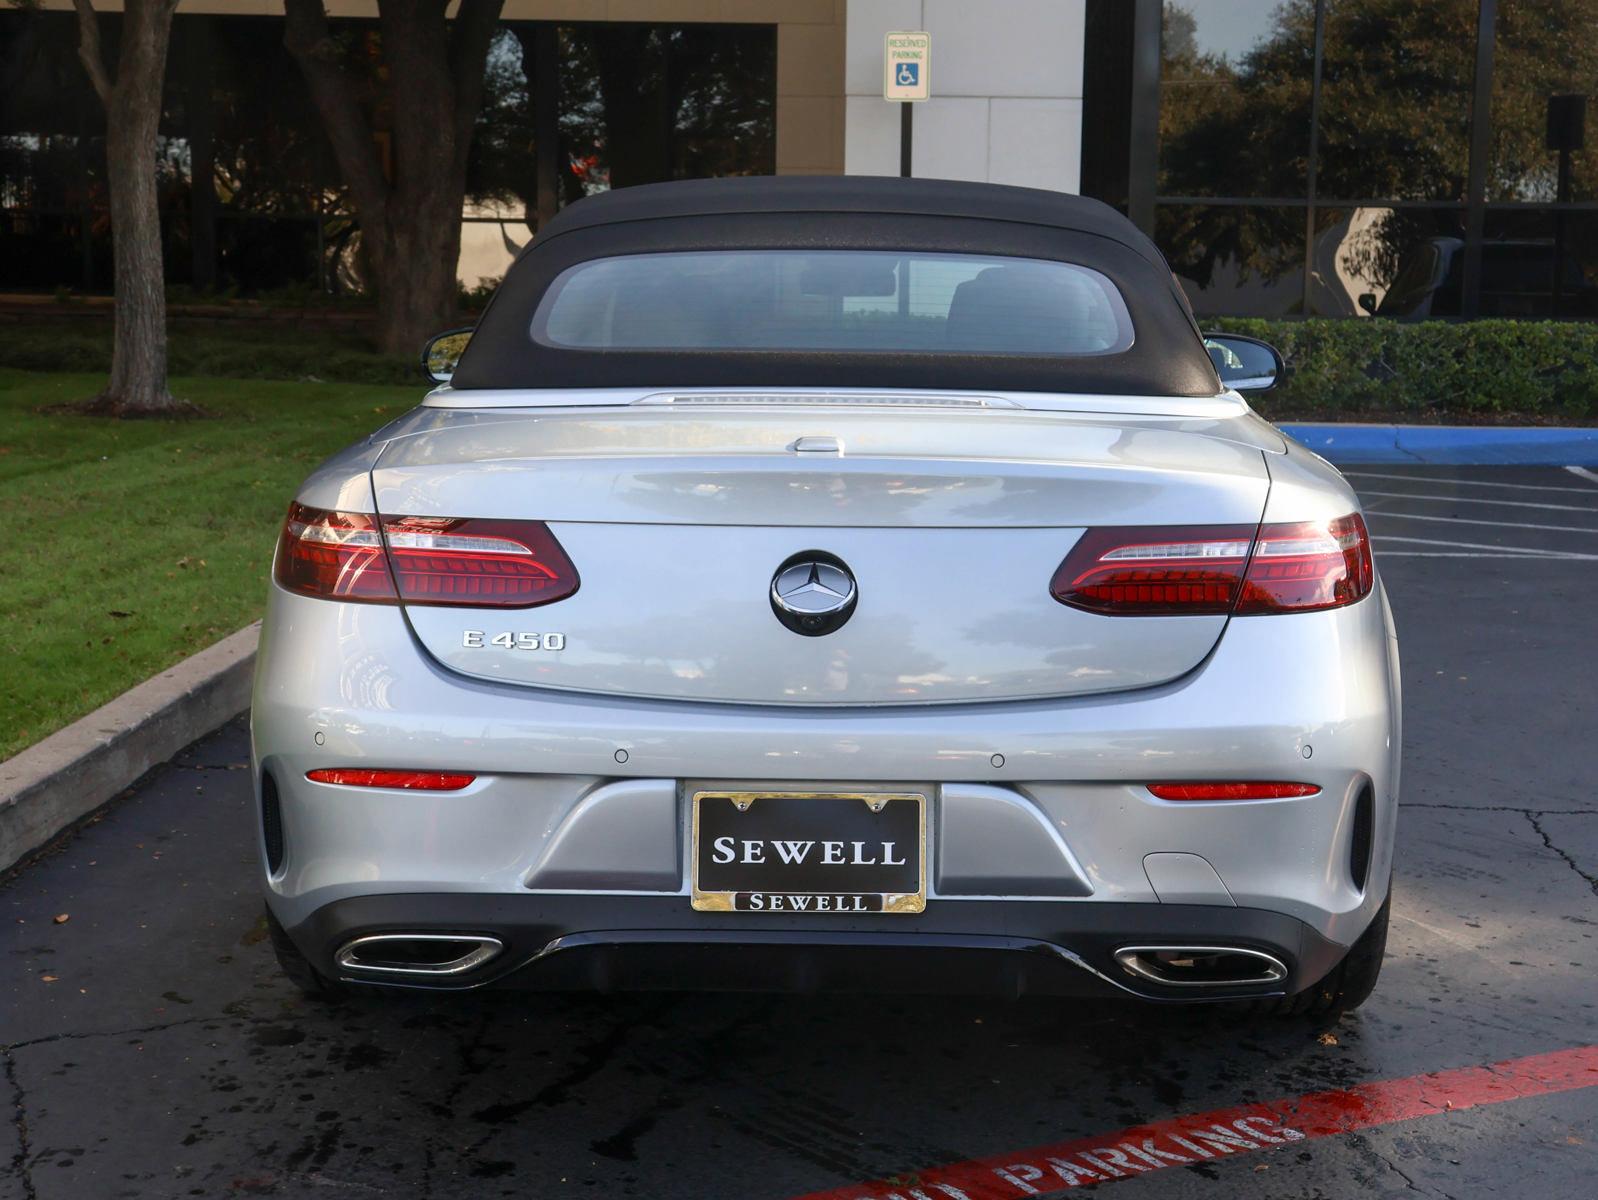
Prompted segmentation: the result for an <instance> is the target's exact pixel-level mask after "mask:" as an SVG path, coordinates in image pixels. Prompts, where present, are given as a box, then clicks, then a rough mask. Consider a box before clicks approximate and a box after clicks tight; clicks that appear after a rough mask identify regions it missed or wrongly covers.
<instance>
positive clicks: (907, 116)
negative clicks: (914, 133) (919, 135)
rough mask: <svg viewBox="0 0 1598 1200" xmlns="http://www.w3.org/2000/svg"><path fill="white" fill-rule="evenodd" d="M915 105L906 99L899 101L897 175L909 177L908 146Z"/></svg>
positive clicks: (904, 177)
mask: <svg viewBox="0 0 1598 1200" xmlns="http://www.w3.org/2000/svg"><path fill="white" fill-rule="evenodd" d="M915 110H916V106H915V105H914V104H911V103H909V102H908V101H905V100H901V101H899V177H900V178H901V179H909V178H910V146H911V141H912V139H911V129H912V127H913V124H914V114H915Z"/></svg>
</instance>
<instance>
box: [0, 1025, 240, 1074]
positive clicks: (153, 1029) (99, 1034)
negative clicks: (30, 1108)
mask: <svg viewBox="0 0 1598 1200" xmlns="http://www.w3.org/2000/svg"><path fill="white" fill-rule="evenodd" d="M229 1019H230V1018H228V1017H184V1018H183V1020H181V1021H167V1022H165V1023H164V1024H160V1025H141V1026H137V1027H135V1028H133V1029H96V1030H89V1031H87V1032H84V1033H47V1034H45V1035H44V1036H43V1037H36V1038H28V1039H27V1040H26V1041H21V1042H4V1043H0V1054H4V1055H5V1056H6V1061H7V1063H9V1062H10V1061H11V1053H12V1051H14V1050H26V1049H28V1048H29V1047H30V1046H48V1045H50V1044H51V1043H52V1042H81V1041H87V1040H88V1039H90V1038H103V1037H136V1036H138V1035H139V1034H145V1033H164V1032H166V1031H167V1030H168V1029H178V1028H181V1027H182V1026H184V1025H206V1024H212V1023H216V1022H221V1021H226V1020H229Z"/></svg>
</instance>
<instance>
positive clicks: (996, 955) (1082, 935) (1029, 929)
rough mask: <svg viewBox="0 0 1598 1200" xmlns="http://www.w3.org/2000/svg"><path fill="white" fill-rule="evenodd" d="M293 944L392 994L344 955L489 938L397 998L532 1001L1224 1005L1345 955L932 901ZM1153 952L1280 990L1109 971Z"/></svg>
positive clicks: (1295, 935)
mask: <svg viewBox="0 0 1598 1200" xmlns="http://www.w3.org/2000/svg"><path fill="white" fill-rule="evenodd" d="M289 932H290V935H291V936H292V937H293V938H294V941H295V943H296V944H297V945H298V946H299V947H300V949H301V950H302V952H304V953H305V954H306V955H307V957H309V958H310V959H311V960H312V962H313V963H314V964H315V965H316V967H317V969H318V970H319V971H321V972H323V973H324V974H326V975H328V976H329V977H333V978H341V979H344V980H346V981H352V982H357V983H363V984H366V983H375V984H377V985H379V986H396V983H395V981H394V980H392V979H390V980H374V979H373V978H371V977H362V976H361V975H360V974H359V973H358V972H350V971H346V970H341V969H340V968H339V967H338V965H337V964H336V962H335V956H336V955H337V953H338V951H339V949H340V948H342V947H344V946H346V945H348V944H349V943H350V942H352V941H354V940H355V939H356V938H360V937H369V936H371V935H374V934H382V933H457V934H477V935H486V936H489V937H492V938H494V939H497V940H498V941H499V942H500V943H502V944H503V947H504V948H503V950H502V951H500V953H498V954H497V955H496V956H495V957H494V958H493V959H491V960H490V961H488V962H487V963H485V964H484V965H483V966H481V967H479V968H477V969H476V970H473V971H470V972H466V973H463V974H461V975H458V976H453V977H450V978H447V979H442V980H437V981H427V980H407V981H403V982H402V983H401V984H400V986H407V987H422V988H429V989H432V990H447V991H459V990H466V989H472V988H479V987H488V986H491V987H510V988H529V989H537V990H569V989H581V990H597V991H611V990H655V991H680V990H685V989H691V990H694V991H716V990H720V991H783V992H839V991H841V992H896V993H918V992H924V993H940V994H971V995H1005V996H1019V995H1023V994H1032V995H1057V996H1115V995H1120V996H1125V995H1128V994H1130V995H1134V996H1137V997H1139V998H1142V999H1146V1000H1155V1001H1162V1000H1163V1001H1181V1002H1192V1001H1195V1000H1225V999H1239V998H1256V997H1266V996H1275V995H1283V994H1291V993H1294V992H1298V991H1301V990H1303V989H1304V988H1307V987H1310V986H1311V985H1313V984H1314V983H1316V982H1318V981H1319V980H1320V979H1321V978H1322V977H1324V976H1325V974H1326V973H1327V972H1328V971H1329V970H1331V969H1332V967H1334V966H1335V965H1336V964H1337V962H1338V961H1339V959H1340V958H1341V957H1342V955H1343V954H1344V952H1345V948H1344V947H1342V946H1339V945H1337V944H1336V943H1334V942H1331V941H1328V940H1327V939H1325V938H1323V937H1321V936H1320V935H1319V934H1317V933H1316V932H1315V931H1314V930H1313V929H1311V928H1310V927H1309V926H1307V925H1305V924H1304V923H1303V922H1302V921H1297V920H1295V919H1293V918H1291V917H1286V916H1283V915H1281V914H1280V913H1272V912H1266V911H1263V910H1260V909H1245V908H1214V907H1209V906H1203V905H1180V904H1177V905H1145V904H1120V903H1104V904H1086V905H1072V906H1059V905H1046V904H1029V903H1025V902H1008V903H1005V902H1000V903H993V902H981V901H950V900H944V901H936V902H934V903H932V904H931V905H929V907H928V909H927V911H926V913H924V914H921V915H919V916H915V917H903V916H900V917H892V916H890V917H876V918H874V919H870V920H861V919H853V918H842V919H840V920H839V921H838V923H837V925H835V926H823V925H820V924H819V923H817V922H815V921H812V922H810V923H809V924H808V925H805V924H802V923H801V922H799V921H797V920H792V919H781V918H773V917H769V916H767V917H761V916H756V915H753V914H740V915H739V916H737V917H729V916H725V915H721V916H717V915H712V914H705V913H698V912H695V911H693V909H692V908H691V907H690V906H689V903H688V901H687V899H685V898H682V897H659V898H650V899H647V900H645V899H640V898H636V897H626V898H618V897H590V896H583V897H576V896H563V897H552V896H496V895H480V894H479V895H471V894H461V893H442V894H430V895H429V894H417V893H412V894H401V895H371V896H357V897H351V898H349V899H346V900H340V901H335V902H334V903H332V904H329V905H327V906H325V907H323V908H321V909H318V910H317V911H316V912H314V913H312V914H311V915H310V917H309V918H308V919H307V920H305V921H304V922H303V923H302V924H300V925H299V926H298V927H296V928H293V929H291V930H290V931H289ZM1150 941H1180V942H1183V943H1185V944H1193V945H1198V944H1203V945H1226V946H1235V947H1239V948H1244V949H1254V950H1259V951H1263V952H1265V953H1268V954H1270V955H1272V956H1273V957H1275V958H1277V959H1279V960H1280V961H1281V962H1282V963H1283V964H1284V965H1285V966H1286V967H1287V969H1288V974H1287V977H1286V978H1285V979H1283V980H1281V981H1278V982H1274V983H1271V984H1261V985H1253V986H1245V987H1236V988H1207V989H1203V990H1199V989H1193V988H1179V987H1162V986H1159V985H1157V984H1153V983H1150V982H1149V981H1147V980H1145V979H1140V978H1138V977H1137V976H1135V975H1133V974H1132V973H1130V972H1128V971H1127V970H1125V969H1124V968H1122V967H1120V966H1119V965H1118V964H1117V962H1116V960H1115V951H1116V950H1118V949H1120V948H1122V947H1125V946H1131V945H1142V944H1147V943H1149V942H1150Z"/></svg>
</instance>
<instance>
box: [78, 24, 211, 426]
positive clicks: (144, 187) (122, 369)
mask: <svg viewBox="0 0 1598 1200" xmlns="http://www.w3.org/2000/svg"><path fill="white" fill-rule="evenodd" d="M77 7H78V17H79V30H80V38H81V40H80V45H79V56H80V57H81V58H82V59H83V63H84V67H85V69H86V70H87V71H88V72H89V78H90V81H91V82H92V83H93V84H94V87H95V91H96V92H97V93H99V95H100V98H101V100H102V101H103V102H104V104H105V152H106V172H107V182H108V184H109V191H110V203H111V246H112V261H113V263H114V264H115V270H116V281H115V293H116V305H115V317H114V320H115V326H114V328H115V332H114V336H113V341H112V350H111V380H110V382H109V383H108V384H107V386H106V389H105V390H104V391H103V392H101V393H100V394H99V395H98V396H96V397H95V398H94V399H93V400H90V401H88V402H87V403H86V404H85V405H84V406H83V407H84V408H86V409H87V410H89V411H92V412H98V413H105V414H109V415H112V416H118V417H135V416H173V415H187V414H189V413H192V412H193V411H195V410H194V408H193V406H192V405H189V404H185V403H183V402H181V401H178V400H176V399H174V398H173V396H172V393H171V392H169V391H168V390H167V385H166V279H165V272H164V269H163V268H164V264H163V262H162V256H161V216H160V211H159V209H158V207H157V204H156V192H155V152H156V135H157V133H158V131H159V129H160V124H161V83H162V79H163V77H164V75H165V72H166V52H167V42H168V40H169V38H170V35H171V32H172V10H173V8H174V7H175V0H127V5H126V8H125V9H124V12H123V18H122V38H121V51H120V54H119V56H118V61H117V71H116V79H115V81H114V82H113V81H112V80H111V78H110V75H109V73H108V72H107V71H106V68H105V63H104V61H103V59H102V58H101V56H100V44H99V32H98V25H97V23H96V21H97V19H96V17H95V15H94V13H93V10H92V9H91V8H90V6H89V0H77Z"/></svg>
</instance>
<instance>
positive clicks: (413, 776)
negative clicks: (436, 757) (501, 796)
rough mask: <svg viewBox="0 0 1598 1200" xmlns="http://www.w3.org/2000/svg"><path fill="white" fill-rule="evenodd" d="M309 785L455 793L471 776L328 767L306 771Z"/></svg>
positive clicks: (472, 778)
mask: <svg viewBox="0 0 1598 1200" xmlns="http://www.w3.org/2000/svg"><path fill="white" fill-rule="evenodd" d="M305 778H307V779H309V780H310V781H311V782H312V783H338V784H342V785H343V786H345V787H374V788H400V789H404V790H408V791H417V792H458V791H460V790H461V789H462V788H463V787H466V786H467V785H468V784H469V783H471V782H472V780H474V779H476V778H477V776H475V775H461V774H457V773H454V772H450V771H373V770H369V769H367V768H364V767H330V768H327V769H324V770H317V771H307V772H305Z"/></svg>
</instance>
